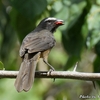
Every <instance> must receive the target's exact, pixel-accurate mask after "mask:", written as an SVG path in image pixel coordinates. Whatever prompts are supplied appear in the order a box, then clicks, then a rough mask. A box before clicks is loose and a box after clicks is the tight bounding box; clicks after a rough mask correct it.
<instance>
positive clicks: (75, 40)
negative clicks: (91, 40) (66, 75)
mask: <svg viewBox="0 0 100 100" xmlns="http://www.w3.org/2000/svg"><path fill="white" fill-rule="evenodd" d="M83 7H84V6H83ZM81 9H82V8H81ZM89 10H90V9H88V10H87V6H85V7H84V9H83V10H82V12H81V13H79V14H76V17H74V19H73V21H71V23H70V24H69V25H68V28H67V29H65V30H63V34H62V43H63V46H64V48H65V50H66V52H67V53H68V55H69V59H68V62H67V64H66V68H65V69H67V67H69V68H70V67H72V66H73V65H74V64H75V62H77V60H79V59H80V55H81V52H82V49H83V46H84V44H85V39H84V35H83V33H82V32H83V31H82V30H83V26H84V24H85V18H86V16H87V14H88V12H89Z"/></svg>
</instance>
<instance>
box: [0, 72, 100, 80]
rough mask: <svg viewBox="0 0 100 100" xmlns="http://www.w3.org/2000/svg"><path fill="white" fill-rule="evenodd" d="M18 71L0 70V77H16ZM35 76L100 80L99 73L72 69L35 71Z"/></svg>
mask: <svg viewBox="0 0 100 100" xmlns="http://www.w3.org/2000/svg"><path fill="white" fill-rule="evenodd" d="M17 74H18V71H0V78H16V76H17ZM35 77H36V78H65V79H77V80H88V81H95V80H100V73H82V72H73V71H52V72H48V71H36V72H35Z"/></svg>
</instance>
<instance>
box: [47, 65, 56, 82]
mask: <svg viewBox="0 0 100 100" xmlns="http://www.w3.org/2000/svg"><path fill="white" fill-rule="evenodd" d="M52 71H55V69H54V68H53V67H52V69H50V70H49V71H48V75H51V72H52ZM53 82H55V78H53Z"/></svg>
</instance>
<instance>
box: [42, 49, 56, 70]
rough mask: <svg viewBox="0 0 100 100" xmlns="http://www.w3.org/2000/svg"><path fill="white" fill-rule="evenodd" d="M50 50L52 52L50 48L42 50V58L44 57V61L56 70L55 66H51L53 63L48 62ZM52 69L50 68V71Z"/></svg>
mask: <svg viewBox="0 0 100 100" xmlns="http://www.w3.org/2000/svg"><path fill="white" fill-rule="evenodd" d="M49 52H50V50H46V51H44V52H42V54H41V56H42V58H43V61H44V63H45V64H47V65H48V66H49V67H50V69H51V70H52V71H55V69H54V68H53V66H51V65H50V64H49V63H48V55H49ZM51 70H50V71H51Z"/></svg>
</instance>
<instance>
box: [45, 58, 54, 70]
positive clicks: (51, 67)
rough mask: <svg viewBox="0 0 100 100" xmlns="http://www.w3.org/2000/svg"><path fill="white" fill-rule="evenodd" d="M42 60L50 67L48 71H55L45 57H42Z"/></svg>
mask: <svg viewBox="0 0 100 100" xmlns="http://www.w3.org/2000/svg"><path fill="white" fill-rule="evenodd" d="M43 61H44V62H45V64H47V65H48V66H49V67H50V71H55V69H54V68H53V66H51V65H50V64H49V63H48V62H47V61H46V59H43Z"/></svg>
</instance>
